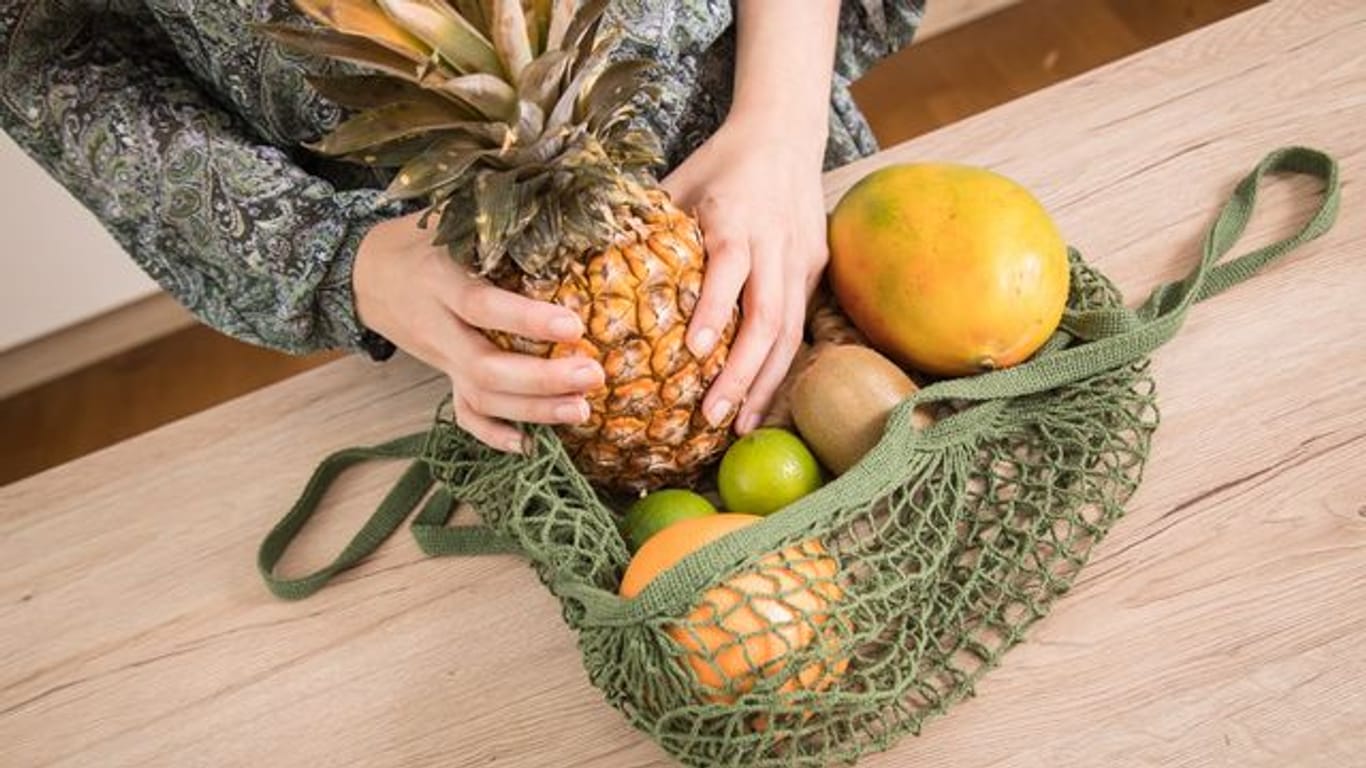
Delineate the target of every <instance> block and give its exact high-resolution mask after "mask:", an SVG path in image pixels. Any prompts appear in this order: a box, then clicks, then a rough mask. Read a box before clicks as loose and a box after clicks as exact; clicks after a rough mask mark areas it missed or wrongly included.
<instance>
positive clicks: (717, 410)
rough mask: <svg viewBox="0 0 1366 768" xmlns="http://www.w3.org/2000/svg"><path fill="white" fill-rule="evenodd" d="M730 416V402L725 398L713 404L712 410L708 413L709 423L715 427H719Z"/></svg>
mask: <svg viewBox="0 0 1366 768" xmlns="http://www.w3.org/2000/svg"><path fill="white" fill-rule="evenodd" d="M729 415H730V401H729V400H727V399H725V398H724V397H723V398H721V399H720V400H717V401H716V402H715V403H713V404H712V406H711V410H709V411H707V421H710V422H711V425H712V426H713V427H719V426H721V424H722V423H723V422H725V420H726V417H727V416H729Z"/></svg>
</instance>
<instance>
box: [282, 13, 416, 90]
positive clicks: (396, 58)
mask: <svg viewBox="0 0 1366 768" xmlns="http://www.w3.org/2000/svg"><path fill="white" fill-rule="evenodd" d="M255 28H256V30H257V31H258V32H260V33H261V34H264V35H266V36H267V37H269V38H270V39H272V40H274V41H275V42H276V43H278V44H280V46H282V47H284V48H287V49H289V50H291V51H295V52H297V53H304V54H309V55H311V56H322V57H325V58H331V59H340V60H342V61H349V62H351V63H353V64H360V65H362V66H365V67H369V68H371V69H375V70H378V71H380V72H384V73H386V74H390V75H393V76H395V77H400V78H403V79H404V80H412V81H417V80H418V65H417V64H415V63H413V62H412V61H410V60H409V59H407V58H404V57H403V56H401V55H400V54H397V53H394V52H393V51H391V50H389V49H388V48H385V47H384V46H382V45H379V44H378V43H375V42H372V41H370V40H368V39H366V38H364V37H360V36H357V35H348V34H346V33H344V32H336V31H333V30H330V29H313V28H308V27H295V26H290V25H288V24H258V25H256V27H255Z"/></svg>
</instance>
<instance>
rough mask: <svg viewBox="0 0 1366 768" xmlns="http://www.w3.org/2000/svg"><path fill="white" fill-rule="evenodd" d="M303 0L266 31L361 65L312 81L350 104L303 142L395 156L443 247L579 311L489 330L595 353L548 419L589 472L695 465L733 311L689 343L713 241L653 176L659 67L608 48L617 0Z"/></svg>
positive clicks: (595, 477)
mask: <svg viewBox="0 0 1366 768" xmlns="http://www.w3.org/2000/svg"><path fill="white" fill-rule="evenodd" d="M295 1H296V3H297V5H298V6H299V8H300V9H301V10H302V11H303V12H304V13H305V14H307V15H308V16H310V17H311V18H312V19H314V20H315V21H317V22H319V23H320V24H321V25H322V28H317V27H308V28H304V27H295V26H289V25H278V24H273V25H262V26H261V30H262V31H263V32H265V33H266V34H268V35H270V36H271V37H272V38H274V39H275V40H276V41H278V42H279V43H281V44H282V45H284V46H285V47H287V48H290V49H292V50H295V51H298V52H302V53H308V54H316V55H321V56H325V57H328V58H331V59H336V60H341V61H345V62H350V63H352V64H359V65H361V66H362V67H363V68H364V69H365V70H368V72H367V73H365V74H341V75H328V76H315V77H310V78H309V80H310V82H311V83H312V85H313V86H314V87H315V88H316V89H317V90H318V91H319V92H320V93H321V94H322V95H323V96H325V97H327V98H330V99H332V100H333V101H335V102H337V103H339V104H341V105H342V106H344V107H348V108H351V109H354V110H357V112H356V113H355V115H354V116H353V117H351V118H349V119H348V120H346V121H344V122H343V123H342V124H340V125H339V126H338V127H337V128H336V129H335V130H333V131H332V132H331V133H329V134H328V135H327V136H325V137H323V139H322V140H321V141H319V142H318V143H317V144H315V145H312V148H313V149H315V150H317V151H320V152H322V153H325V154H329V155H335V156H341V157H345V158H348V159H351V160H355V161H358V162H361V163H365V164H368V165H371V166H374V167H380V168H390V169H396V172H395V173H394V176H393V182H392V184H391V185H390V186H389V188H388V190H387V194H388V195H389V196H391V197H393V198H395V199H424V200H426V201H427V202H428V203H429V206H430V207H429V208H428V210H427V213H426V214H425V215H424V217H423V226H424V227H425V226H430V224H429V219H430V218H431V217H432V216H433V215H435V216H436V217H437V219H438V221H437V224H436V225H435V237H434V241H433V242H434V243H436V244H438V245H443V246H445V247H447V248H448V250H449V252H450V254H451V256H452V257H453V258H454V259H456V260H458V261H459V262H461V263H462V264H464V265H466V266H467V267H469V268H470V269H472V270H474V271H476V272H477V273H478V274H480V275H482V276H484V277H485V278H486V279H488V280H491V281H492V282H494V283H496V284H497V285H499V286H501V287H504V288H507V289H510V290H514V291H517V292H519V293H522V294H524V295H526V296H530V297H532V298H536V299H542V300H546V301H551V302H555V303H558V304H560V305H562V306H565V307H568V308H570V309H571V310H573V311H575V312H576V313H578V315H579V317H580V318H581V319H582V320H583V323H584V327H585V328H586V329H587V332H586V334H585V336H584V337H583V338H582V339H581V340H580V341H578V342H576V343H569V344H564V343H561V344H553V345H552V344H547V343H542V342H536V341H532V340H529V339H525V338H519V337H514V336H510V335H507V334H502V333H496V332H489V333H488V336H489V337H490V338H491V339H492V340H493V341H494V343H496V344H497V345H498V346H500V347H502V348H504V349H510V350H517V351H520V352H525V353H529V354H533V355H539V356H548V357H560V356H566V355H582V356H586V357H591V358H593V359H595V360H597V361H598V362H600V363H601V364H602V366H603V369H604V371H605V372H606V381H605V384H604V386H603V387H601V388H600V389H599V390H597V391H594V392H591V393H589V396H588V400H589V404H590V406H591V417H590V418H589V420H588V421H587V422H585V423H583V424H581V425H575V426H570V427H560V428H558V429H557V431H558V433H559V435H560V437H561V439H562V441H563V443H564V444H565V447H566V448H567V449H568V451H569V452H570V455H571V456H573V457H574V461H575V463H576V465H577V466H578V467H579V469H580V470H581V471H582V472H583V474H584V475H585V476H586V477H588V479H589V480H591V481H594V482H595V483H598V484H600V485H603V486H605V487H608V488H611V489H614V490H626V491H633V492H639V491H643V490H649V489H654V488H657V487H660V486H664V485H678V484H685V483H688V482H691V481H692V480H693V479H695V478H696V476H697V474H699V472H700V470H701V467H702V465H703V464H705V463H706V462H707V461H708V460H710V459H712V458H714V457H715V456H716V455H717V454H719V453H720V452H721V451H723V450H724V449H725V448H726V445H727V442H728V434H729V424H728V423H727V424H721V425H718V426H712V425H711V424H710V423H708V422H707V420H706V419H705V418H704V417H703V416H702V413H701V401H702V396H703V394H704V393H705V391H706V389H707V387H708V386H709V384H710V383H711V381H712V380H713V379H714V378H715V377H716V375H717V373H718V372H719V371H720V368H721V366H722V365H723V363H724V362H725V358H726V354H727V352H728V351H729V347H730V342H731V339H732V337H733V335H734V329H735V323H736V317H735V316H732V318H731V321H730V323H729V324H728V326H727V328H726V329H725V331H724V332H723V333H722V338H721V341H720V342H719V343H718V344H717V345H716V347H715V348H714V349H713V350H712V351H711V352H710V353H709V354H708V355H707V357H706V358H705V359H698V358H697V357H696V356H694V355H693V354H692V352H691V351H690V350H689V349H688V347H687V346H686V345H685V344H684V341H683V339H684V334H685V331H686V329H687V325H688V322H689V320H690V319H691V317H692V314H693V310H694V307H695V305H696V304H697V300H698V295H699V292H700V290H701V283H702V276H703V273H704V268H705V259H706V257H705V254H704V251H703V247H702V238H701V234H700V232H699V230H698V226H697V222H696V221H695V220H694V219H693V218H692V217H691V216H689V215H687V214H686V213H684V212H683V211H681V210H679V209H678V208H677V207H675V206H674V205H673V204H672V203H671V202H670V201H669V199H668V196H667V195H666V194H665V193H664V192H663V191H662V190H660V189H659V186H658V183H657V182H656V181H655V179H654V177H653V176H652V175H651V172H650V169H651V167H652V166H655V165H657V164H658V163H659V162H660V150H659V142H658V139H657V137H655V136H654V135H653V133H651V132H650V131H648V130H645V129H642V128H640V127H639V126H637V125H636V124H635V123H634V122H633V121H632V118H633V117H634V116H635V115H636V114H637V112H636V110H637V109H638V108H639V105H640V103H648V102H649V100H650V99H652V98H654V97H655V94H654V92H653V89H652V88H651V87H650V86H649V85H648V84H646V83H644V82H643V81H644V78H645V77H646V76H647V72H648V66H647V65H646V64H645V63H644V62H640V61H616V62H613V61H611V60H610V59H609V55H610V54H611V53H612V51H613V50H614V48H615V47H616V44H617V42H618V40H619V33H618V32H617V31H616V30H603V29H600V27H602V26H603V25H602V23H601V20H602V16H603V11H604V10H605V8H606V6H607V0H586V1H585V2H582V3H580V2H576V0H295ZM638 97H639V98H638Z"/></svg>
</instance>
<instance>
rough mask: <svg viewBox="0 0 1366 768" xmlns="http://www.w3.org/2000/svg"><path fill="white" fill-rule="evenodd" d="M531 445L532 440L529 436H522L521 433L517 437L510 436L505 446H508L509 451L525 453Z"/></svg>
mask: <svg viewBox="0 0 1366 768" xmlns="http://www.w3.org/2000/svg"><path fill="white" fill-rule="evenodd" d="M530 446H531V440H530V439H529V438H526V437H522V436H520V435H519V436H517V437H510V438H508V441H507V444H506V446H505V447H506V448H507V451H508V453H522V454H525V453H526V452H527V451H528V450H529V449H530Z"/></svg>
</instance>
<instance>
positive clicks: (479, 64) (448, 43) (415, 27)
mask: <svg viewBox="0 0 1366 768" xmlns="http://www.w3.org/2000/svg"><path fill="white" fill-rule="evenodd" d="M378 2H379V4H380V6H381V7H382V8H383V9H384V12H385V13H387V14H388V15H389V17H390V18H392V19H393V20H394V21H396V22H398V23H399V24H400V25H402V26H403V27H404V28H405V29H407V30H409V31H410V32H412V33H413V34H414V35H416V36H417V37H418V38H420V39H421V40H422V41H423V42H425V43H427V44H428V45H430V46H431V47H432V48H433V49H435V50H436V52H437V53H438V54H440V56H441V58H442V59H443V60H445V61H447V62H449V63H450V65H451V66H452V67H454V68H455V69H456V71H458V72H460V73H462V74H470V73H474V72H489V73H494V74H497V73H498V72H500V71H501V69H500V67H499V64H498V55H497V53H495V51H494V50H493V44H492V43H490V42H489V41H488V38H486V37H484V36H483V35H482V34H481V33H480V32H479V30H478V28H476V27H475V26H474V25H472V24H471V23H470V22H468V21H466V20H465V17H463V16H461V15H460V14H458V13H456V12H455V11H453V10H451V8H450V6H448V5H446V2H445V0H378Z"/></svg>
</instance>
